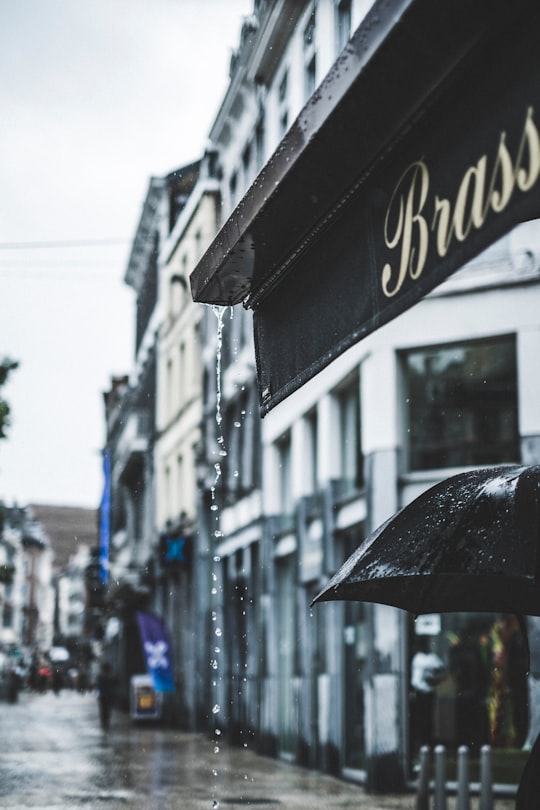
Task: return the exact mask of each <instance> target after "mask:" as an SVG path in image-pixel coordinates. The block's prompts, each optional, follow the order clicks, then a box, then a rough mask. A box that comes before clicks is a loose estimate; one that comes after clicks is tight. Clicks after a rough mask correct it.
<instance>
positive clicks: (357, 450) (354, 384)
mask: <svg viewBox="0 0 540 810" xmlns="http://www.w3.org/2000/svg"><path fill="white" fill-rule="evenodd" d="M337 401H338V411H339V439H340V463H341V470H340V473H341V480H342V486H343V494H347V493H348V492H353V491H355V490H357V489H359V488H360V487H361V486H362V484H363V458H362V448H361V439H360V383H359V379H358V376H357V375H356V374H355V375H354V376H353V378H352V379H350V380H349V381H348V382H347V384H346V385H345V386H344V387H342V388H341V389H340V390H339V391H338V392H337Z"/></svg>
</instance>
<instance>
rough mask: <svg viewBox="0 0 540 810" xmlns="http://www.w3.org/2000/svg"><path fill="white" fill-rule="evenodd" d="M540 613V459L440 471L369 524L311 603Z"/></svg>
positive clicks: (432, 610) (434, 610)
mask: <svg viewBox="0 0 540 810" xmlns="http://www.w3.org/2000/svg"><path fill="white" fill-rule="evenodd" d="M335 599H337V600H339V599H350V600H356V601H363V602H380V603H382V604H387V605H393V606H394V607H398V608H403V609H404V610H408V611H410V612H412V613H414V614H420V613H443V612H447V611H485V612H494V613H495V612H496V613H519V614H524V615H529V616H540V466H532V467H531V466H529V467H525V466H516V465H512V466H503V467H491V468H489V469H479V470H473V471H470V472H466V473H461V474H460V475H456V476H453V477H452V478H448V479H447V480H446V481H443V482H442V483H440V484H437V485H436V486H434V487H432V488H431V489H429V490H428V491H427V492H425V493H424V494H422V495H420V497H419V498H416V500H414V501H413V502H412V503H411V504H409V505H408V506H406V507H405V508H403V509H402V510H401V511H400V512H398V513H397V514H395V515H394V516H393V517H392V518H390V520H388V521H386V523H384V524H383V525H382V526H380V527H379V528H378V529H376V530H375V531H374V532H373V533H372V534H371V535H370V536H369V537H368V538H367V539H366V540H364V542H363V543H362V544H361V545H360V546H359V548H358V549H357V550H356V551H355V552H354V554H352V556H351V557H350V558H349V559H348V560H347V562H346V563H345V564H344V565H343V566H342V568H341V569H340V570H339V571H338V572H337V574H335V576H334V577H333V578H332V579H331V580H330V582H329V583H328V585H327V586H326V587H325V588H324V590H323V591H322V592H321V593H320V594H319V595H318V596H317V597H316V598H315V599H314V600H313V601H314V603H316V602H322V601H329V600H335Z"/></svg>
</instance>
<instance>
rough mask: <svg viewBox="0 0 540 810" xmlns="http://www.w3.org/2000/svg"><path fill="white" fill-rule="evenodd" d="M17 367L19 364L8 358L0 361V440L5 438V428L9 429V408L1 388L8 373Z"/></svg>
mask: <svg viewBox="0 0 540 810" xmlns="http://www.w3.org/2000/svg"><path fill="white" fill-rule="evenodd" d="M18 365H19V363H18V362H17V361H16V360H10V359H9V357H4V359H3V360H1V361H0V439H5V438H6V436H7V433H6V428H8V427H9V414H10V407H9V405H8V403H7V402H6V400H5V399H4V398H3V397H2V396H1V391H2V386H3V385H4V384H5V382H6V381H7V378H8V377H9V374H10V372H11V371H13V370H14V369H16V368H17V367H18Z"/></svg>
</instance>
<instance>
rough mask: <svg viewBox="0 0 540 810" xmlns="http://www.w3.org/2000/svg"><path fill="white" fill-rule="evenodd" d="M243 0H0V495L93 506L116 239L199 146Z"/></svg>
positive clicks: (126, 300) (114, 345)
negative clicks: (5, 430)
mask: <svg viewBox="0 0 540 810" xmlns="http://www.w3.org/2000/svg"><path fill="white" fill-rule="evenodd" d="M252 6H253V2H252V0H2V2H1V4H0V24H1V30H2V48H1V49H0V77H1V81H0V109H1V110H2V114H1V122H0V357H4V356H9V357H12V358H13V359H15V360H18V361H20V364H21V365H20V367H19V369H17V370H16V371H15V372H13V373H12V375H11V377H10V379H9V381H8V384H7V385H6V386H5V387H4V389H3V392H2V393H3V395H4V396H5V398H6V399H7V400H8V401H9V403H10V405H11V408H12V425H11V428H10V430H9V438H8V440H7V441H2V442H0V500H3V501H4V502H6V503H8V504H9V503H12V502H14V501H16V502H17V503H19V504H20V505H25V504H28V503H51V504H61V505H62V504H63V505H81V506H90V507H95V506H97V505H98V503H99V499H100V495H101V487H102V482H101V457H100V450H101V448H102V446H103V443H104V438H105V433H104V418H103V406H102V392H103V391H105V390H106V389H107V387H108V385H109V382H110V377H111V375H113V374H120V373H124V372H127V371H129V370H130V368H131V365H132V358H133V318H134V314H133V293H132V291H131V290H130V288H128V287H126V285H125V284H124V283H123V277H124V272H125V268H126V263H127V258H128V253H129V247H130V245H129V240H130V238H131V237H132V236H133V235H134V232H135V228H136V226H137V223H138V219H139V214H140V211H141V206H142V202H143V199H144V197H145V194H146V190H147V186H148V180H149V178H150V176H152V175H162V174H166V173H167V172H169V171H172V170H173V169H175V168H177V167H179V166H182V165H183V164H185V163H189V162H190V161H192V160H196V159H197V158H199V157H200V155H201V153H202V151H203V149H204V145H205V143H206V138H207V134H208V132H209V129H210V126H211V124H212V121H213V119H214V117H215V115H216V113H217V110H218V108H219V104H220V102H221V99H222V97H223V93H224V91H225V89H226V86H227V80H228V66H229V59H230V55H231V52H232V50H233V49H234V48H236V47H237V45H238V41H239V34H240V27H241V22H242V18H243V16H245V15H247V14H249V13H250V12H251V9H252ZM103 241H106V242H107V244H101V245H100V244H99V242H103ZM70 242H75V243H77V245H76V246H73V245H68V244H66V243H70ZM43 243H47V245H46V246H43ZM51 243H61V245H62V246H61V247H55V246H54V245H53V244H51ZM82 243H90V244H85V245H83V244H82ZM37 245H42V246H41V247H39V246H37Z"/></svg>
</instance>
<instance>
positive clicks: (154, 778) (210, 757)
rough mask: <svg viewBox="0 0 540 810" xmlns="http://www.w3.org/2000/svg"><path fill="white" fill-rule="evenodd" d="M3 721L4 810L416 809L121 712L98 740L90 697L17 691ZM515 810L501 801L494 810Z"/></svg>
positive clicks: (0, 780) (405, 799)
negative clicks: (138, 721)
mask: <svg viewBox="0 0 540 810" xmlns="http://www.w3.org/2000/svg"><path fill="white" fill-rule="evenodd" d="M0 717H1V720H0V729H1V734H0V807H2V808H12V809H13V808H21V809H22V808H25V810H26V808H29V807H32V808H35V809H36V810H40V809H42V810H45V808H47V810H56V808H63V810H66V808H77V807H79V806H84V807H86V808H126V807H129V808H134V810H143V808H144V810H149V809H152V808H163V810H165V809H166V810H175V808H178V809H180V808H181V809H182V810H200V809H201V808H205V810H212V809H213V808H214V810H215V809H216V808H222V809H223V810H225V808H226V810H231V808H243V807H246V806H249V807H252V808H254V810H256V809H257V808H272V807H280V806H281V807H287V808H302V810H317V808H320V809H321V810H334V808H340V810H346V809H347V808H355V810H358V808H366V810H367V808H369V810H392V808H394V810H396V809H397V808H403V810H405V808H409V810H412V809H413V808H414V807H415V798H414V796H412V795H410V794H409V795H407V796H401V797H392V796H388V797H373V796H368V795H366V794H365V792H364V791H363V789H362V788H361V787H359V786H357V785H353V784H348V783H346V782H343V781H341V780H338V779H334V778H332V777H329V776H326V775H324V774H320V773H316V772H313V771H308V770H305V769H303V768H298V767H294V766H291V765H288V764H287V763H284V762H281V761H279V760H274V759H271V758H268V757H260V756H257V755H256V754H255V753H254V752H253V751H250V750H246V749H242V748H229V747H228V746H227V745H223V744H222V745H220V751H219V753H214V744H213V742H212V741H211V740H209V739H208V738H206V737H204V736H202V735H195V734H188V733H185V732H179V731H176V730H174V729H169V728H162V727H159V726H150V725H144V724H135V723H134V722H133V721H132V720H131V719H130V718H129V717H128V716H126V715H124V714H120V713H118V712H116V713H115V714H114V716H113V722H112V726H111V730H110V732H109V733H108V734H105V733H103V732H102V731H101V730H100V728H99V721H98V712H97V705H96V699H95V696H94V695H90V694H87V695H79V694H76V693H74V692H63V693H62V694H61V695H60V696H59V697H56V696H54V695H53V694H51V693H49V694H45V695H38V694H29V693H23V694H22V695H21V696H20V699H19V702H18V703H16V704H13V705H12V704H7V703H3V704H1V705H0ZM512 806H513V803H511V802H500V803H499V802H498V803H496V810H510V808H511V807H512ZM452 807H453V804H452V803H451V802H449V810H451V808H452ZM473 808H474V804H473Z"/></svg>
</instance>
